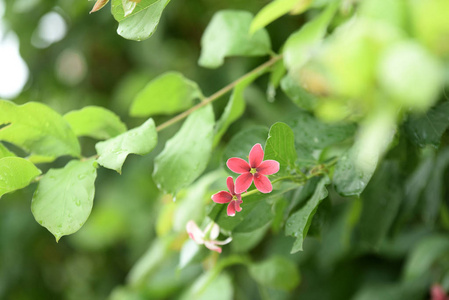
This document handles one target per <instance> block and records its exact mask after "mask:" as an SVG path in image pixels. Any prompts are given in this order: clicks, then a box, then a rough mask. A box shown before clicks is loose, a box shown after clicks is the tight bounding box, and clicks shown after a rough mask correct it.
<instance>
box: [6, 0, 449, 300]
mask: <svg viewBox="0 0 449 300" xmlns="http://www.w3.org/2000/svg"><path fill="white" fill-rule="evenodd" d="M266 3H268V1H264V0H247V1H240V0H226V1H225V0H190V1H175V0H173V1H172V2H171V3H169V5H168V6H167V8H166V10H165V11H164V13H163V15H162V18H161V22H160V24H159V26H158V29H157V31H156V33H155V34H154V35H153V36H152V37H151V38H150V39H148V40H145V41H142V42H135V41H129V40H125V39H123V38H122V37H120V36H118V35H117V33H116V28H117V25H118V24H117V22H116V21H115V20H114V19H113V17H112V15H111V13H110V4H108V5H107V6H106V7H104V8H103V9H102V10H100V11H99V12H96V13H94V14H89V11H90V10H91V8H92V6H93V4H94V2H88V1H84V0H76V1H75V0H0V17H1V21H0V98H3V99H8V100H12V101H14V102H15V103H17V104H22V103H26V102H29V101H37V102H42V103H45V104H47V105H49V106H50V107H51V108H53V109H54V110H56V111H58V112H59V113H61V114H64V113H66V112H68V111H71V110H75V109H81V108H82V107H85V106H88V105H98V106H103V107H106V108H108V109H110V110H112V111H114V112H115V113H116V114H118V115H119V116H120V117H121V119H122V120H123V121H124V122H125V123H126V124H127V126H128V128H133V127H135V126H138V125H140V124H142V123H143V121H144V119H139V118H131V117H129V114H128V110H129V107H130V104H131V102H132V100H133V98H134V96H135V95H136V94H137V93H138V92H139V91H140V90H141V89H142V88H143V87H144V86H145V85H146V84H147V83H148V82H149V81H150V80H152V79H153V78H155V77H156V76H158V75H160V74H162V73H164V72H166V71H171V70H175V71H179V72H181V73H183V74H184V75H185V76H186V77H187V78H189V79H191V80H193V81H195V82H197V83H198V84H199V86H200V87H201V89H202V90H203V93H204V94H205V95H210V94H212V93H213V92H215V91H217V90H218V89H220V88H221V87H223V86H225V85H226V84H228V83H229V82H231V81H233V80H235V79H236V78H238V77H240V76H241V75H243V74H244V73H246V72H247V71H248V70H250V69H251V68H253V67H255V66H257V65H259V64H261V63H262V62H264V61H265V60H266V58H231V59H227V61H226V63H225V65H224V66H223V67H221V68H219V69H216V70H208V69H203V68H200V67H199V66H198V65H197V61H198V58H199V54H200V39H201V36H202V33H203V31H204V29H205V28H206V26H207V24H208V22H209V21H210V19H211V17H212V16H213V14H214V13H215V12H217V11H219V10H221V9H243V10H247V11H250V12H252V13H254V14H255V13H257V12H258V11H259V10H260V9H261V7H263V6H264V5H265V4H266ZM305 21H306V18H305V17H304V16H302V15H300V16H284V17H282V18H281V19H279V20H278V21H276V22H274V23H273V24H271V25H269V26H268V28H267V29H268V31H269V33H270V37H271V39H272V44H273V49H274V51H279V47H280V46H281V45H282V43H283V42H284V41H285V39H286V38H287V37H288V36H289V35H290V34H291V33H292V32H293V31H295V30H297V29H298V28H300V26H301V25H302V24H303V23H304V22H305ZM267 82H268V78H267V77H266V76H265V77H262V78H260V79H258V80H257V81H256V83H255V84H254V85H252V86H251V87H250V88H249V89H248V90H247V91H246V93H245V96H246V102H247V105H248V107H247V110H246V111H245V115H244V117H243V118H241V119H240V120H239V121H238V122H237V123H235V124H234V125H233V126H231V127H230V129H229V130H228V132H227V134H226V135H225V136H224V138H223V145H220V146H219V147H217V149H216V150H215V152H214V154H213V156H212V157H216V158H217V159H216V160H212V161H211V162H210V166H209V167H208V171H210V170H214V169H216V168H217V166H219V165H220V164H221V161H218V160H219V159H221V155H220V154H221V152H222V151H224V145H225V144H226V141H229V140H230V139H231V137H232V136H233V135H234V134H235V133H236V132H238V131H239V129H240V128H244V127H248V126H252V125H262V126H270V125H271V124H273V123H274V122H276V121H279V120H283V119H285V118H286V115H291V114H294V113H295V110H297V109H298V108H296V107H295V106H294V105H293V104H292V103H291V102H290V101H289V100H288V99H287V97H286V96H285V95H283V94H282V93H281V92H279V93H278V94H276V102H275V103H273V102H270V101H269V100H272V99H270V97H268V96H267V93H266V87H267ZM227 99H228V98H227V97H223V99H219V100H218V101H217V102H216V104H214V109H215V110H216V111H217V112H220V111H222V110H223V108H224V106H225V105H226V101H227ZM260 99H263V100H265V101H261V100H260ZM168 118H169V117H164V116H157V117H156V118H155V121H156V124H160V123H162V122H163V121H165V120H167V119H168ZM178 128H179V125H176V126H174V127H173V128H170V129H168V130H165V131H164V132H162V133H161V136H160V143H159V144H158V146H157V148H156V150H154V151H153V153H151V154H150V155H147V156H144V157H139V156H130V157H129V158H128V159H127V161H126V163H125V164H124V167H123V171H122V175H118V174H117V173H116V172H113V171H110V170H107V169H104V168H100V169H99V170H98V177H97V181H96V195H95V200H94V207H93V210H92V214H91V216H90V217H89V219H88V221H87V222H86V224H85V225H84V226H83V228H82V229H81V230H80V231H79V232H77V233H75V234H73V235H71V236H67V237H63V238H62V239H61V240H60V241H59V243H56V242H55V239H54V237H53V236H52V235H51V234H50V233H49V232H48V231H47V230H46V229H45V228H43V227H41V226H40V225H39V224H38V223H37V222H36V221H35V220H34V218H33V215H32V214H31V210H30V203H31V198H32V193H33V191H34V189H35V187H36V185H35V184H33V185H31V186H29V187H27V188H25V189H23V190H20V191H17V192H15V193H12V194H6V195H5V196H3V197H2V199H1V200H0V299H14V300H16V299H17V300H21V299H92V300H95V299H107V298H110V299H113V300H120V299H123V300H127V299H132V300H134V299H136V300H137V299H181V298H182V297H184V299H185V298H186V297H188V296H185V295H184V291H185V290H186V289H188V287H189V286H190V285H191V284H192V283H193V282H194V281H195V279H196V278H197V277H198V276H199V275H200V274H202V268H201V265H200V264H197V265H194V266H191V267H189V268H186V269H183V270H182V271H177V269H176V267H177V264H178V261H179V250H180V247H181V245H182V243H183V242H184V241H185V240H186V239H187V235H186V233H184V232H182V230H180V231H179V232H178V233H177V234H175V235H174V236H172V235H167V232H168V231H170V228H171V227H170V226H172V224H171V221H167V219H171V218H173V217H174V216H173V212H172V211H170V210H171V209H173V207H172V204H171V203H172V199H171V197H169V196H165V195H162V194H160V193H159V191H158V189H157V188H156V186H155V185H154V183H153V181H152V178H151V173H152V161H153V158H154V156H155V155H156V154H157V153H159V152H160V151H161V149H162V147H163V145H164V142H165V141H166V140H167V139H168V138H170V137H171V136H172V135H173V133H174V132H176V130H177V129H178ZM446 140H447V136H446V137H445V140H444V144H447V143H446ZM81 142H82V149H83V155H84V156H90V155H93V154H94V153H95V148H94V145H95V140H93V139H90V138H82V139H81ZM398 144H400V145H401V147H402V148H396V150H397V151H393V152H391V153H390V154H389V155H390V156H389V158H390V159H395V160H396V159H397V160H398V161H400V163H401V164H403V165H407V162H406V161H407V159H409V162H411V161H413V163H411V165H412V167H409V169H410V170H407V168H406V167H405V168H402V165H401V172H400V174H401V176H402V175H403V177H404V179H403V180H401V182H400V183H399V184H398V185H397V187H398V189H399V187H400V189H402V188H403V186H405V185H406V184H409V186H408V187H406V188H408V190H407V191H408V192H410V191H411V192H413V184H414V182H413V181H412V180H408V181H407V182H405V181H406V180H405V178H407V179H408V178H409V174H410V173H411V170H412V169H413V170H414V167H415V166H418V165H420V162H421V156H419V158H418V154H416V152H417V151H415V150H410V152H411V153H412V154H410V153H408V154H407V155H408V156H407V155H404V152H401V151H402V150H401V149H406V148H407V147H409V146H410V145H409V143H408V142H406V141H404V140H403V139H400V140H399V141H398ZM441 152H442V153H443V154H442V155H439V154H438V155H439V156H438V157H439V158H441V159H440V160H441V161H444V166H446V165H447V164H446V160H445V159H446V157H447V151H446V152H444V151H441ZM435 155H436V154H435ZM435 155H434V154H429V156H427V157H431V158H430V160H432V163H431V164H430V165H429V164H427V165H426V166H427V169H428V168H429V166H430V168H432V166H434V164H433V162H434V157H437V156H435ZM67 161H68V158H60V159H58V160H57V161H55V162H53V163H51V164H41V165H39V167H40V168H41V169H42V170H43V171H44V172H45V171H46V170H48V169H49V168H50V167H51V168H56V167H62V166H64V165H65V163H66V162H67ZM441 164H443V162H441ZM393 165H394V166H393ZM395 167H396V165H395V164H392V165H388V164H386V165H384V166H383V167H382V168H380V170H379V172H378V173H376V174H378V175H377V176H375V177H374V178H375V179H376V180H377V181H376V180H374V183H373V187H372V188H371V189H370V191H368V192H369V193H370V195H372V196H370V197H379V198H382V196H381V195H382V194H381V191H382V190H383V191H387V192H391V191H392V190H393V191H395V190H396V187H395V186H393V187H391V186H390V187H389V188H390V189H387V188H386V186H388V180H387V181H385V179H384V178H387V179H388V177H387V175H386V174H388V173H389V171H390V170H391V169H392V168H393V169H394V168H395ZM427 169H425V168H424V167H422V168H421V169H420V170H424V171H422V172H427V171H426V170H427ZM408 171H410V172H409V173H407V172H408ZM429 172H430V171H429ZM426 174H427V173H426ZM417 176H418V175H417ZM423 176H425V175H423ZM434 179H435V180H438V183H439V185H437V186H436V187H435V189H434V190H438V191H440V192H439V194H438V195H436V196H435V195H433V194H431V191H432V187H429V188H428V190H426V193H429V195H431V196H428V197H432V195H433V196H435V197H440V198H441V199H443V200H444V202H443V203H445V204H444V209H442V210H441V213H439V214H438V215H437V219H438V220H437V221H435V220H434V221H432V222H431V223H432V224H431V225H429V224H428V223H427V224H425V222H424V223H423V222H421V221H422V220H421V219H419V218H417V220H415V219H413V222H408V223H406V225H405V226H404V222H402V223H401V221H400V220H397V221H395V223H394V224H395V226H392V229H389V226H388V228H387V229H385V231H387V230H388V238H387V239H386V240H385V242H383V243H382V244H381V246H379V247H378V248H377V249H376V250H375V251H373V250H372V249H367V248H365V247H363V245H361V246H360V247H352V246H351V245H353V244H351V242H350V241H351V239H352V238H351V236H352V235H353V229H354V227H355V223H356V220H354V217H353V215H354V214H357V211H358V212H360V203H359V200H357V199H354V198H351V199H350V200H347V199H343V198H341V197H340V196H338V195H337V194H336V193H335V191H331V195H330V201H327V202H326V203H324V204H323V206H324V207H325V208H326V206H327V207H328V209H323V213H321V214H320V215H317V217H316V219H317V220H316V223H317V224H318V225H317V226H316V228H320V230H319V232H318V231H317V232H313V230H311V233H310V235H311V237H310V238H307V239H306V241H305V249H307V250H306V251H304V252H299V253H296V254H294V255H291V254H290V253H289V252H290V248H291V244H292V243H293V241H294V238H292V237H285V236H284V234H283V232H282V231H281V232H279V229H278V232H275V231H270V230H267V228H265V229H264V231H263V232H262V236H261V238H260V239H259V240H258V243H256V244H254V245H252V247H251V248H250V249H245V250H243V251H246V250H249V251H250V254H251V256H252V257H254V258H261V257H267V256H269V255H273V254H276V255H280V256H285V257H288V259H290V260H293V261H294V262H295V263H296V264H297V265H298V266H300V270H301V278H302V279H301V280H302V281H301V284H300V286H299V287H298V288H297V289H295V290H294V291H293V292H285V291H276V290H269V291H261V290H260V287H258V285H257V284H256V283H255V282H254V281H253V280H252V279H251V278H250V276H249V275H248V271H247V270H246V269H245V268H243V267H241V266H233V267H231V268H230V271H229V272H231V274H233V275H232V276H231V277H230V278H231V279H229V280H231V281H232V283H233V286H234V288H235V290H234V292H233V295H235V299H306V300H315V299H316V300H322V299H341V300H346V299H358V300H370V299H373V300H374V299H430V295H429V293H428V291H429V289H430V287H431V285H432V284H433V283H436V282H438V283H441V284H442V285H443V286H444V287H446V289H447V288H449V252H448V251H449V245H448V243H449V235H448V230H449V211H448V210H447V203H448V197H449V194H448V189H447V187H446V184H445V183H447V182H448V181H447V179H448V171H447V168H445V167H443V168H441V170H440V171H439V173H438V176H437V177H433V178H431V177H430V176H427V177H426V178H424V177H423V179H422V180H419V177H418V179H417V182H418V183H419V184H420V185H422V186H427V184H428V182H430V181H431V180H434ZM415 180H416V179H415ZM419 184H418V185H419ZM214 191H216V188H215V187H214V186H212V187H211V188H210V190H207V192H206V193H205V195H206V196H204V198H205V199H206V198H208V197H209V198H210V194H211V193H213V192H214ZM418 191H419V195H415V196H416V198H418V197H420V195H421V194H422V193H424V192H422V189H421V190H418ZM376 193H377V194H376ZM330 202H332V209H331V208H330V206H331V204H330ZM330 211H332V213H330ZM377 213H378V214H382V211H378V212H377ZM362 217H363V215H362ZM407 220H409V219H407ZM396 223H397V224H396ZM167 228H168V229H167ZM379 230H383V229H379ZM363 234H367V235H369V234H371V233H370V232H369V231H364V232H363ZM373 234H374V235H375V234H376V233H373ZM355 235H357V233H355ZM385 235H387V233H386V232H385ZM314 236H315V237H314ZM262 237H263V239H262ZM356 238H357V237H356ZM169 239H174V240H178V241H179V242H178V243H176V242H175V243H172V242H170V243H168V242H167V240H169ZM356 244H357V245H360V243H356ZM167 245H169V246H167ZM256 246H257V247H256ZM233 250H234V251H236V252H238V251H239V249H233ZM142 256H144V258H145V259H144V260H143V261H142V260H140V259H141V257H142ZM212 258H213V259H216V257H215V256H212ZM410 261H411V262H410ZM136 263H137V266H142V265H145V266H144V267H143V268H144V269H145V270H146V271H145V272H146V275H145V278H146V279H145V281H144V283H143V284H139V285H138V286H137V287H136V286H130V285H129V284H128V283H129V278H130V277H129V276H130V275H129V274H130V271H131V270H133V271H132V272H131V277H132V276H134V275H136V274H137V273H139V270H138V269H139V268H140V267H137V269H136ZM412 263H413V264H416V266H415V265H413V266H415V269H413V270H418V271H417V272H418V273H419V274H417V275H416V276H415V277H414V280H413V281H408V282H406V283H403V282H402V281H401V278H402V276H403V272H404V268H405V267H406V266H409V265H410V264H412ZM205 264H207V262H206V263H205ZM420 267H421V268H420ZM136 276H137V275H136ZM223 280H224V281H226V280H228V277H226V278H225V279H223ZM217 284H218V283H217ZM219 286H220V285H219V284H218V285H217V289H216V290H212V291H208V292H207V293H206V294H204V298H202V299H229V298H220V297H221V296H223V295H220V293H225V292H223V291H220V289H219ZM217 293H218V294H217ZM413 297H415V298H413ZM187 299H188V298H187Z"/></svg>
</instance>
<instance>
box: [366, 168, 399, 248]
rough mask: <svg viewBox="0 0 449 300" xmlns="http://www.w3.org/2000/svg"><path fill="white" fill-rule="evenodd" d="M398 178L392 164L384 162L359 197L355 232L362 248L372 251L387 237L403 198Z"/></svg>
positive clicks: (397, 173)
mask: <svg viewBox="0 0 449 300" xmlns="http://www.w3.org/2000/svg"><path fill="white" fill-rule="evenodd" d="M400 176H401V175H400V171H399V166H398V164H397V163H396V162H394V161H384V162H383V163H382V164H381V165H380V166H379V169H378V171H377V172H376V173H375V175H374V176H373V179H372V180H371V182H370V184H369V185H368V186H367V188H366V190H365V191H364V193H363V194H362V196H361V198H362V212H361V215H360V219H359V223H358V224H357V232H358V234H359V242H360V246H362V247H363V248H368V249H370V248H374V249H376V248H377V247H379V245H380V243H381V242H382V241H383V239H384V238H385V236H386V235H387V233H388V230H389V229H390V227H391V224H392V223H393V221H394V218H395V217H396V215H397V213H398V209H399V206H400V204H401V200H402V197H403V195H402V190H401V189H398V186H401V181H400Z"/></svg>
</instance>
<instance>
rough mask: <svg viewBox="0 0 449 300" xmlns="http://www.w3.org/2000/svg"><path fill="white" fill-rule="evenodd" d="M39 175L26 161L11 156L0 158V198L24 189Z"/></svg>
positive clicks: (39, 172) (36, 169)
mask: <svg viewBox="0 0 449 300" xmlns="http://www.w3.org/2000/svg"><path fill="white" fill-rule="evenodd" d="M39 174H41V171H40V170H39V169H38V168H36V166H35V165H33V164H32V163H31V162H29V161H28V160H26V159H23V158H20V157H13V156H11V157H3V158H0V198H1V197H2V196H3V195H4V194H6V193H10V192H13V191H15V190H19V189H21V188H24V187H26V186H27V185H29V184H30V183H31V181H32V180H33V179H34V178H36V176H38V175H39Z"/></svg>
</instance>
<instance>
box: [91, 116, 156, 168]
mask: <svg viewBox="0 0 449 300" xmlns="http://www.w3.org/2000/svg"><path fill="white" fill-rule="evenodd" d="M156 144H157V132H156V126H155V125H154V121H153V119H148V120H147V121H146V122H145V123H143V124H142V125H140V126H139V127H137V128H133V129H131V130H128V131H126V132H124V133H122V134H121V135H119V136H116V137H114V138H112V139H109V140H106V141H104V142H99V143H97V144H96V145H95V149H96V150H97V153H98V155H99V157H98V160H97V161H98V163H99V164H100V165H102V166H103V167H105V168H108V169H111V170H115V171H117V172H118V173H121V171H122V165H123V163H124V162H125V160H126V157H127V156H128V155H129V154H131V153H132V154H138V155H145V154H148V153H150V152H151V150H153V149H154V147H156Z"/></svg>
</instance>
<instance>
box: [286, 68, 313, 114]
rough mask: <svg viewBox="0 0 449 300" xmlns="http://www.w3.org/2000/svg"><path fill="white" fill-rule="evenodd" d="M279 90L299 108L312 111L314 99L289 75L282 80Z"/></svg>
mask: <svg viewBox="0 0 449 300" xmlns="http://www.w3.org/2000/svg"><path fill="white" fill-rule="evenodd" d="M281 88H282V90H283V91H284V93H285V94H286V95H287V96H288V97H289V98H290V100H292V102H293V103H295V104H296V105H297V106H298V107H299V108H302V109H305V110H313V109H314V108H315V107H316V104H317V99H316V97H315V96H314V95H312V94H310V93H309V92H307V91H306V90H305V89H303V88H302V87H301V86H300V85H299V84H298V82H297V81H296V80H295V79H293V78H292V77H291V76H290V75H286V76H285V77H284V78H282V80H281Z"/></svg>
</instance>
